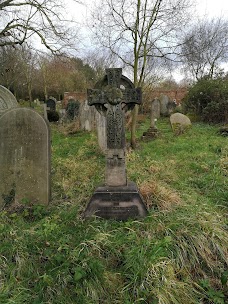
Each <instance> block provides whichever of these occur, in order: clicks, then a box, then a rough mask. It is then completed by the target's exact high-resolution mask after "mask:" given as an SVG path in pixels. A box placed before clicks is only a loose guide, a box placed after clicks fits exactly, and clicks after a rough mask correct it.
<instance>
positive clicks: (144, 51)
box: [92, 0, 190, 148]
mask: <svg viewBox="0 0 228 304" xmlns="http://www.w3.org/2000/svg"><path fill="white" fill-rule="evenodd" d="M189 7H190V1H186V0H172V1H170V0H115V1H114V0H101V2H100V5H99V6H98V7H96V9H95V10H94V12H93V25H92V30H93V32H94V34H95V37H96V38H97V43H99V44H100V45H102V46H103V47H106V48H108V49H109V50H111V52H112V54H113V55H114V56H116V58H117V59H118V60H119V61H120V62H121V63H122V65H123V66H125V67H127V68H128V71H131V72H132V74H133V79H134V85H135V86H136V87H140V86H142V85H143V82H144V80H145V77H146V75H147V72H148V63H149V62H150V64H151V62H152V61H153V58H156V57H160V58H170V59H172V58H173V57H171V56H172V55H173V54H174V53H175V49H176V41H177V40H176V31H177V30H178V29H180V27H182V26H184V23H185V22H186V10H187V9H188V8H189ZM117 62H118V61H117ZM137 114H138V107H135V109H134V111H133V116H132V126H131V146H132V147H133V148H134V147H135V145H136V138H135V128H136V118H137Z"/></svg>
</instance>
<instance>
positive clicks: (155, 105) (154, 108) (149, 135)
mask: <svg viewBox="0 0 228 304" xmlns="http://www.w3.org/2000/svg"><path fill="white" fill-rule="evenodd" d="M159 117H160V101H159V99H158V98H157V97H156V98H155V99H154V100H153V101H152V103H151V113H150V127H149V129H148V130H147V131H146V132H143V136H142V139H143V140H150V139H154V138H156V137H158V129H157V127H156V125H155V122H156V121H157V119H158V118H159Z"/></svg>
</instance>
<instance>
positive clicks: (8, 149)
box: [0, 108, 50, 207]
mask: <svg viewBox="0 0 228 304" xmlns="http://www.w3.org/2000/svg"><path fill="white" fill-rule="evenodd" d="M0 176H1V183H0V207H4V206H7V205H9V204H14V203H17V202H19V203H21V202H23V200H26V201H28V202H30V203H39V204H47V203H48V201H49V199H50V138H49V127H48V125H47V123H46V121H45V120H44V119H43V118H42V117H41V116H40V115H39V114H38V113H36V112H35V111H33V110H31V109H25V108H15V109H11V110H9V111H7V112H5V113H4V114H3V115H2V116H1V118H0Z"/></svg>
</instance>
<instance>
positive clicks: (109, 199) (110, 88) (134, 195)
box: [85, 69, 147, 220]
mask: <svg viewBox="0 0 228 304" xmlns="http://www.w3.org/2000/svg"><path fill="white" fill-rule="evenodd" d="M106 74H107V75H106V76H105V77H104V79H103V81H101V82H99V83H98V84H97V85H96V86H95V87H96V89H93V90H87V94H88V104H89V105H90V106H93V105H94V106H95V108H96V109H97V110H98V111H99V112H101V113H102V114H103V115H105V117H106V134H107V137H106V138H107V151H106V172H105V185H104V186H101V187H98V188H97V189H96V191H95V192H94V194H93V196H92V198H91V200H90V202H89V204H88V206H87V208H86V210H85V217H86V218H87V217H90V216H92V215H96V216H100V217H102V218H107V219H109V218H111V219H117V220H127V219H128V218H137V217H144V216H146V214H147V209H146V207H145V205H144V203H143V201H142V198H141V196H140V194H139V192H138V189H137V187H136V185H135V184H134V183H133V182H129V181H128V180H127V174H126V166H125V130H124V125H125V124H124V112H125V111H127V110H130V109H133V108H134V106H135V104H140V103H141V89H139V88H138V89H135V88H134V85H133V83H132V82H131V81H130V80H129V79H128V78H127V77H125V76H123V75H122V69H107V70H106Z"/></svg>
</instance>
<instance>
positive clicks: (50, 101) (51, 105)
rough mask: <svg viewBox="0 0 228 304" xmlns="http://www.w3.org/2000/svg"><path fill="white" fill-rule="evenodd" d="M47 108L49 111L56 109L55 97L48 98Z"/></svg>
mask: <svg viewBox="0 0 228 304" xmlns="http://www.w3.org/2000/svg"><path fill="white" fill-rule="evenodd" d="M47 108H49V109H48V110H49V111H56V99H55V98H54V97H52V96H51V97H49V99H48V100H47Z"/></svg>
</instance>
